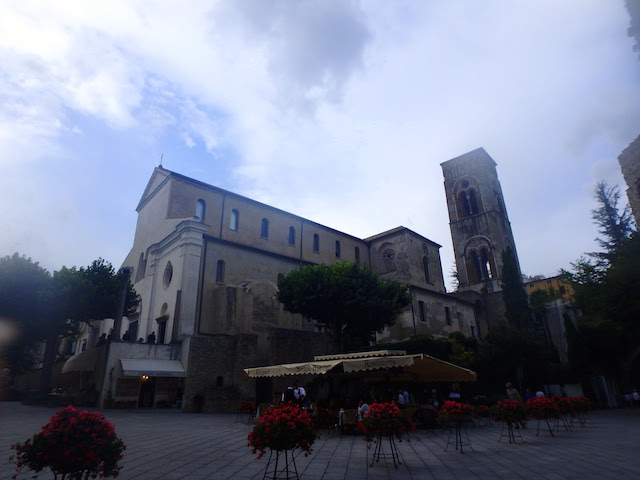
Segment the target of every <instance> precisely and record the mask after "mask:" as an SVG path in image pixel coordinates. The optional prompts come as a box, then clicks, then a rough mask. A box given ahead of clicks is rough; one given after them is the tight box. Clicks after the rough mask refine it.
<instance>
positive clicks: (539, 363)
mask: <svg viewBox="0 0 640 480" xmlns="http://www.w3.org/2000/svg"><path fill="white" fill-rule="evenodd" d="M549 361H550V352H549V349H548V348H547V345H546V344H545V342H544V341H543V340H542V339H541V338H537V337H534V336H533V335H531V334H530V333H529V332H527V331H526V330H524V329H521V328H516V327H514V326H513V325H510V324H507V323H503V324H501V325H498V326H496V327H494V328H492V329H491V330H490V331H489V333H487V335H486V336H485V338H484V342H483V343H481V344H480V345H479V349H478V378H479V379H480V381H481V383H482V385H483V386H484V387H485V388H487V390H489V391H491V390H495V389H500V388H502V387H503V386H504V383H505V381H508V380H511V381H515V382H518V383H520V382H522V381H524V382H526V383H527V384H529V385H535V384H541V383H542V379H543V378H544V375H545V373H546V369H547V366H548V365H549Z"/></svg>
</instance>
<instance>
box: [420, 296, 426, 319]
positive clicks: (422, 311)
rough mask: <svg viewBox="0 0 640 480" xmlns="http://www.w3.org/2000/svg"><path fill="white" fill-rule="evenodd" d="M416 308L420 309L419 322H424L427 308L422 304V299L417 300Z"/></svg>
mask: <svg viewBox="0 0 640 480" xmlns="http://www.w3.org/2000/svg"><path fill="white" fill-rule="evenodd" d="M418 310H419V311H420V321H421V322H426V321H427V308H426V307H425V305H424V302H423V301H422V300H420V301H419V302H418Z"/></svg>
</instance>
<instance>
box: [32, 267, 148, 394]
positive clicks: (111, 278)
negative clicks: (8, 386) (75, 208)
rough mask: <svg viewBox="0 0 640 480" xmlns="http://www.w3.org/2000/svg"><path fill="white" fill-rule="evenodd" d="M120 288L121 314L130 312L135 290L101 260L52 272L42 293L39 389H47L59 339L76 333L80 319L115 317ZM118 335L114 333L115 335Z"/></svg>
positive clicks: (82, 320) (133, 306)
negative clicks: (43, 336)
mask: <svg viewBox="0 0 640 480" xmlns="http://www.w3.org/2000/svg"><path fill="white" fill-rule="evenodd" d="M123 289H124V292H125V308H124V312H123V313H124V315H130V314H131V313H133V312H134V311H135V308H136V306H137V304H138V301H137V295H136V292H135V290H134V289H133V286H132V285H131V282H130V281H129V280H128V278H127V283H126V285H125V284H123V277H121V276H120V275H118V273H117V272H116V271H115V269H114V268H113V266H112V265H111V264H110V263H109V262H107V261H105V260H104V259H102V258H99V259H98V260H94V261H93V262H92V263H91V265H89V266H88V267H81V268H79V269H76V267H72V268H67V267H62V268H61V269H60V270H59V271H57V272H54V274H53V278H52V282H51V287H50V288H49V289H48V290H47V291H46V293H45V295H46V300H45V302H46V304H47V305H48V315H47V329H46V333H47V335H46V346H45V354H44V359H43V364H42V377H41V382H40V390H41V392H46V391H48V390H49V388H50V384H51V368H52V365H53V362H54V360H55V356H56V349H57V345H58V340H59V339H60V338H62V337H68V336H73V335H75V334H77V332H78V327H79V326H80V324H81V323H83V322H84V323H90V322H91V321H93V320H102V319H104V318H116V316H117V315H119V312H118V308H119V299H120V296H121V295H122V292H123ZM119 334H120V332H114V335H119Z"/></svg>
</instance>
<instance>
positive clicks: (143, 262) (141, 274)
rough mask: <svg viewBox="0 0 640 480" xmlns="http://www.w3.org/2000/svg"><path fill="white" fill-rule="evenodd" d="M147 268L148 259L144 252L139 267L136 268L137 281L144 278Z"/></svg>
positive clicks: (139, 260)
mask: <svg viewBox="0 0 640 480" xmlns="http://www.w3.org/2000/svg"><path fill="white" fill-rule="evenodd" d="M146 269H147V261H146V260H145V259H144V252H142V253H141V254H140V258H139V259H138V268H137V270H136V280H135V281H136V282H138V281H140V280H142V279H143V278H144V274H145V270H146Z"/></svg>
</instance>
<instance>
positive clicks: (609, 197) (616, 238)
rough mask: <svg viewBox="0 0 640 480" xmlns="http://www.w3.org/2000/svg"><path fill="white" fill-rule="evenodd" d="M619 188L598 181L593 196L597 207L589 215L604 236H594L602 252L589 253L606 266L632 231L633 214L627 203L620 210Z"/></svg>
mask: <svg viewBox="0 0 640 480" xmlns="http://www.w3.org/2000/svg"><path fill="white" fill-rule="evenodd" d="M620 195H621V194H620V188H619V187H618V185H615V186H613V187H609V186H608V185H607V182H605V181H601V182H598V184H597V185H596V188H595V197H596V201H597V202H598V204H599V206H598V208H594V209H593V210H591V217H592V218H593V221H594V223H595V224H596V225H597V226H598V232H599V233H600V234H601V235H603V236H604V239H603V238H596V242H597V243H598V245H600V247H602V248H603V249H604V251H603V252H592V253H590V254H589V255H590V256H592V257H594V258H596V259H597V260H598V261H599V262H600V263H602V264H603V265H604V267H607V266H609V265H610V264H611V262H612V261H613V259H614V258H615V255H616V253H617V251H618V249H619V248H620V247H621V246H622V244H623V242H624V241H625V240H626V239H627V238H629V236H630V235H631V233H632V232H633V216H632V215H631V209H630V207H629V205H627V206H626V207H624V208H622V210H620V209H619V208H618V202H619V201H620Z"/></svg>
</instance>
